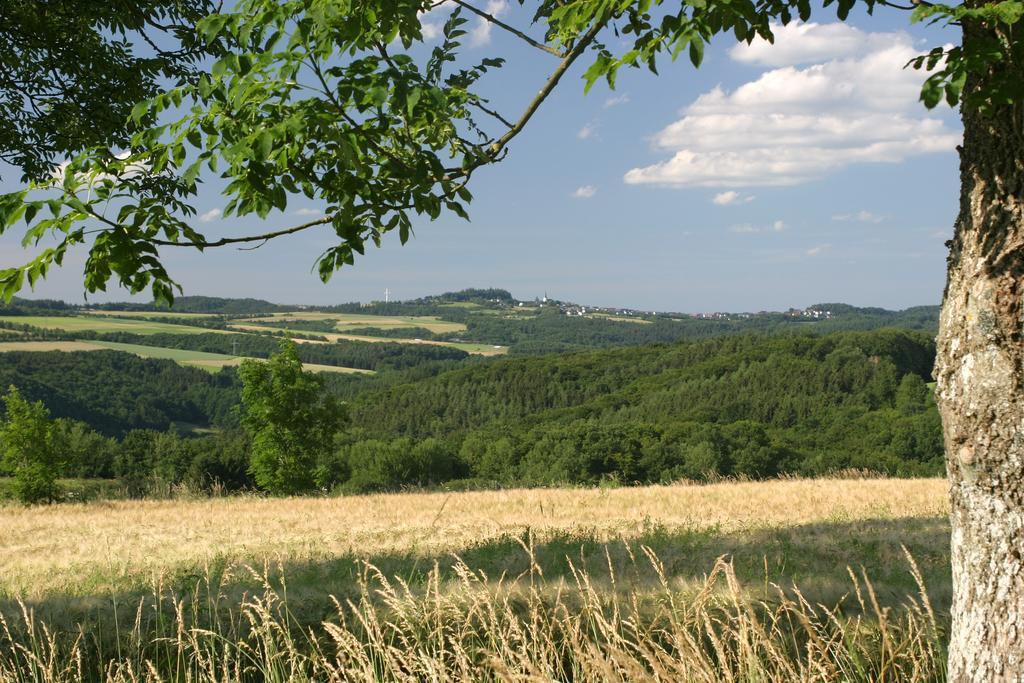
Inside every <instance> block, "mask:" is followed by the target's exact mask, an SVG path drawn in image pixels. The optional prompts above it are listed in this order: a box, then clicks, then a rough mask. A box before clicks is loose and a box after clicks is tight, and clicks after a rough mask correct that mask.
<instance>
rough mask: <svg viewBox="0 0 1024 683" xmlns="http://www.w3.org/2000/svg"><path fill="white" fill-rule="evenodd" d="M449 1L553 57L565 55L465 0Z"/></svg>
mask: <svg viewBox="0 0 1024 683" xmlns="http://www.w3.org/2000/svg"><path fill="white" fill-rule="evenodd" d="M451 1H452V2H454V3H455V4H456V5H458V6H459V7H462V8H465V9H468V10H469V11H470V12H472V13H473V14H475V15H477V16H478V17H480V18H481V19H483V20H484V21H487V22H490V23H492V24H494V25H495V26H497V27H498V28H500V29H504V30H505V31H508V32H509V33H511V34H512V35H514V36H515V37H517V38H519V39H520V40H523V41H525V42H526V43H527V44H529V45H531V46H532V47H535V48H537V49H538V50H543V51H544V52H547V53H548V54H549V55H554V56H555V57H565V55H564V54H562V53H561V52H559V51H558V50H556V49H555V48H553V47H551V46H550V45H545V44H544V43H541V42H539V41H536V40H534V39H533V38H531V37H530V36H528V35H526V34H525V33H523V32H522V31H520V30H519V29H517V28H516V27H514V26H510V25H509V24H506V23H505V22H503V21H502V20H501V19H499V18H498V17H496V16H494V15H493V14H488V13H487V12H484V11H483V10H481V9H477V8H476V7H473V5H470V4H469V3H468V2H465V1H464V0H451Z"/></svg>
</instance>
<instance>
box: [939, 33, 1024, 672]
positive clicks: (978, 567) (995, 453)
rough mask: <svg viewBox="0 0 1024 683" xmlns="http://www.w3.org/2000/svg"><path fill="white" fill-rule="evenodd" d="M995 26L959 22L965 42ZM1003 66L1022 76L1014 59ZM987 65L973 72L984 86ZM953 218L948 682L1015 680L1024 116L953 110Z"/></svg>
mask: <svg viewBox="0 0 1024 683" xmlns="http://www.w3.org/2000/svg"><path fill="white" fill-rule="evenodd" d="M986 37H987V38H989V39H991V38H992V37H995V33H994V32H992V31H991V30H989V29H984V28H981V27H978V26H965V29H964V45H965V47H969V46H970V41H977V40H980V39H984V38H986ZM1008 69H1010V70H1013V71H1015V72H1016V73H1015V74H1013V76H1014V78H1016V79H1019V80H1018V82H1024V70H1022V69H1021V67H1020V65H1016V66H1002V67H1001V68H1000V70H1001V71H1002V75H1004V76H1005V75H1006V73H1007V70H1008ZM997 75H999V74H998V73H997V72H996V70H995V69H993V70H992V71H991V72H989V73H987V74H977V75H974V76H972V77H971V78H970V79H969V80H968V83H967V85H966V87H965V91H964V92H965V96H968V97H969V96H970V95H971V94H972V93H974V92H979V91H982V90H985V89H986V88H988V87H991V86H992V85H993V82H994V79H995V77H996V76H997ZM962 118H963V123H964V142H963V147H962V148H961V149H960V160H961V161H960V178H961V194H960V214H959V216H958V217H957V221H956V230H955V234H954V237H953V241H952V242H951V243H950V254H949V266H948V267H949V270H948V280H947V284H946V292H945V295H944V298H943V305H942V315H941V319H940V322H939V337H938V358H937V361H936V367H935V377H936V380H937V389H936V400H937V401H938V405H939V410H940V412H941V414H942V423H943V429H944V432H945V443H946V466H947V469H948V473H949V481H950V498H951V505H952V508H951V518H952V519H951V521H952V527H953V534H952V561H953V614H952V617H953V624H952V633H951V638H950V653H949V680H950V681H955V682H957V683H959V682H962V681H1017V682H1019V681H1024V562H1022V557H1024V348H1022V341H1024V337H1022V325H1024V301H1022V297H1024V281H1022V276H1024V204H1022V201H1024V116H1022V108H1021V106H1020V105H1004V106H997V107H995V108H994V109H993V110H992V111H991V112H989V113H987V114H985V113H981V112H979V111H978V108H977V107H976V106H973V105H972V104H971V102H970V100H965V104H964V105H963V107H962Z"/></svg>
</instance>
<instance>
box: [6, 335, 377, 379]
mask: <svg viewBox="0 0 1024 683" xmlns="http://www.w3.org/2000/svg"><path fill="white" fill-rule="evenodd" d="M102 350H110V351H124V352H125V353H132V354H135V355H136V356H140V357H142V358H165V359H167V360H173V361H175V362H176V363H178V364H179V365H187V366H191V367H196V368H200V369H202V370H207V371H209V372H216V371H218V370H220V369H221V368H222V367H225V366H228V365H238V364H240V363H241V362H242V361H243V360H245V358H241V357H237V356H228V355H225V354H222V353H206V352H205V351H189V350H187V349H166V348H163V347H159V346H144V345H142V344H121V343H118V342H107V341H91V340H90V341H55V342H49V341H35V342H0V352H4V351H102ZM303 367H304V368H305V369H306V370H310V371H311V372H342V373H367V374H373V371H372V370H362V369H359V368H343V367H338V366H334V365H318V364H316V363H305V364H304V365H303Z"/></svg>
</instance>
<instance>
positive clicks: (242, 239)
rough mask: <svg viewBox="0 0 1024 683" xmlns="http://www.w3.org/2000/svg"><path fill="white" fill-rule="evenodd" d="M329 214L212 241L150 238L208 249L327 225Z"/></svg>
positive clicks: (171, 243) (329, 219)
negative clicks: (258, 233)
mask: <svg viewBox="0 0 1024 683" xmlns="http://www.w3.org/2000/svg"><path fill="white" fill-rule="evenodd" d="M332 220H333V219H332V217H331V216H324V217H323V218H317V219H316V220H315V221H309V222H308V223H302V224H300V225H294V226H292V227H290V228H284V229H282V230H275V231H273V232H265V233H263V234H262V235H246V236H244V237H222V238H220V239H219V240H215V241H213V242H207V241H205V240H204V241H202V242H172V241H170V240H150V242H152V243H153V244H157V245H160V246H161V247H194V248H196V249H208V248H212V247H223V246H225V245H228V244H244V243H246V242H260V241H266V240H272V239H274V238H275V237H283V236H285V235H293V234H295V233H297V232H302V231H303V230H308V229H309V228H315V227H316V226H318V225H327V224H328V223H330V222H331V221H332Z"/></svg>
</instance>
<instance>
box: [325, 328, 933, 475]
mask: <svg viewBox="0 0 1024 683" xmlns="http://www.w3.org/2000/svg"><path fill="white" fill-rule="evenodd" d="M934 352H935V351H934V344H933V342H932V341H931V340H930V339H929V338H928V337H927V336H925V335H920V334H914V333H908V332H901V331H891V330H889V331H879V332H871V333H838V334H833V335H828V336H810V335H801V336H776V337H763V336H742V337H726V338H720V339H715V340H710V341H705V342H700V343H692V344H678V345H674V346H652V347H647V348H635V349H621V350H612V351H603V352H590V353H580V354H572V355H566V356H549V357H542V358H528V359H509V360H502V361H496V362H491V363H487V364H483V365H480V366H477V367H472V368H465V369H460V370H456V371H453V372H448V373H444V374H441V375H438V376H435V377H431V378H427V379H424V380H421V381H418V382H412V383H408V384H403V385H399V386H390V387H385V388H382V389H380V390H376V391H374V390H372V389H365V388H364V391H363V393H362V394H361V395H358V396H357V397H356V398H355V400H354V401H353V402H352V405H351V415H352V419H353V426H354V429H353V431H352V432H351V434H352V435H354V436H352V437H351V438H354V439H355V440H354V441H353V442H352V443H351V444H350V445H349V446H347V450H346V449H342V451H341V452H340V454H339V464H338V465H337V470H338V472H339V476H342V475H344V477H346V478H344V479H343V480H342V483H343V484H346V485H351V484H349V482H352V481H355V482H362V484H360V485H361V486H363V487H365V488H374V486H376V487H378V488H380V487H384V488H386V487H389V486H390V487H393V486H395V485H399V484H396V482H395V481H394V477H393V476H391V478H390V479H388V478H384V479H383V480H381V481H378V482H377V484H374V485H371V484H370V483H368V482H369V479H372V478H368V477H367V475H366V474H365V471H364V470H366V469H367V467H369V466H367V465H366V463H367V462H371V461H375V459H376V460H381V461H388V462H390V461H393V460H394V459H395V458H396V457H397V456H396V455H395V453H394V451H395V450H396V449H397V450H403V449H405V450H408V449H410V448H415V447H416V445H417V444H419V443H423V442H426V441H428V440H430V443H431V444H433V445H432V446H431V452H432V453H434V455H433V456H432V460H431V461H432V462H434V463H435V465H436V467H434V469H433V470H429V471H428V470H424V469H422V468H421V469H420V470H419V471H418V472H417V473H415V474H411V475H410V476H411V477H412V480H410V481H406V482H403V483H405V484H422V483H425V481H429V480H432V479H436V478H437V476H436V475H432V474H430V472H431V471H437V472H448V473H451V474H452V476H455V477H466V478H470V479H472V480H474V482H475V484H476V485H479V484H487V483H490V484H494V483H497V484H502V485H512V484H531V485H540V484H561V483H594V482H597V481H600V480H602V479H614V480H617V481H620V482H623V483H632V482H650V481H670V480H673V479H677V478H680V477H687V478H696V479H700V478H706V477H708V476H719V475H745V476H751V477H764V476H773V475H777V474H782V473H801V474H809V475H810V474H821V473H825V472H828V471H834V470H838V469H844V468H862V469H870V470H874V471H878V472H883V473H887V474H894V475H925V474H938V473H940V472H941V471H942V466H943V465H942V462H943V461H942V440H941V431H940V425H939V419H938V414H937V411H936V409H935V405H934V401H933V399H932V397H931V392H930V390H929V388H928V386H927V381H928V378H929V373H930V369H931V366H932V362H933V360H934ZM366 386H367V387H369V386H372V382H370V383H368V384H367V385H366ZM368 444H369V445H368ZM437 444H440V446H438V445H437ZM367 449H370V450H374V452H377V453H378V455H377V456H374V457H370V456H369V455H367V453H366V451H367ZM410 452H411V451H410ZM439 452H443V453H445V454H446V455H444V456H443V457H442V455H438V453H439ZM421 459H422V458H421ZM413 460H416V458H413ZM358 463H362V464H358ZM442 463H443V464H442ZM370 469H371V470H373V471H377V472H379V473H382V472H383V471H384V469H386V468H383V467H382V466H380V465H379V464H378V465H374V466H373V467H370ZM346 473H347V474H346ZM380 477H381V478H383V477H384V475H383V474H380ZM435 483H436V482H435Z"/></svg>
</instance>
